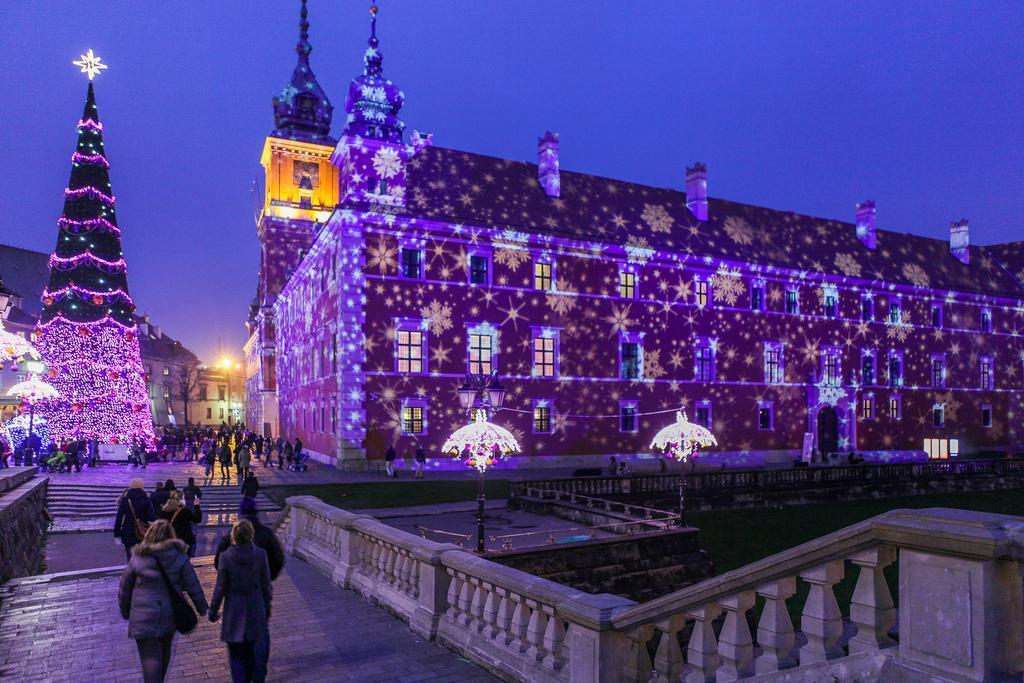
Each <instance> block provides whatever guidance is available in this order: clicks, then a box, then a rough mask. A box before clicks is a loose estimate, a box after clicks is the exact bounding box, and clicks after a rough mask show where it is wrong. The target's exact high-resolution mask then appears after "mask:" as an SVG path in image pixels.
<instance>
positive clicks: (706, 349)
mask: <svg viewBox="0 0 1024 683" xmlns="http://www.w3.org/2000/svg"><path fill="white" fill-rule="evenodd" d="M693 378H694V379H695V380H697V381H698V382H713V381H715V344H714V342H713V341H712V340H710V339H698V340H697V346H696V347H695V348H694V352H693Z"/></svg>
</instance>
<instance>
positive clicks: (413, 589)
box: [409, 557, 420, 598]
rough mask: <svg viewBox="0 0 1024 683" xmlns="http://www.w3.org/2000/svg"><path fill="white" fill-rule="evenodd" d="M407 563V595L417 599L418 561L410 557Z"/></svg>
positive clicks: (418, 587)
mask: <svg viewBox="0 0 1024 683" xmlns="http://www.w3.org/2000/svg"><path fill="white" fill-rule="evenodd" d="M409 562H410V569H409V594H410V595H412V596H413V597H414V598H418V597H420V561H419V560H417V559H416V558H414V557H410V558H409Z"/></svg>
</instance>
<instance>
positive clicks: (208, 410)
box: [206, 408, 213, 420]
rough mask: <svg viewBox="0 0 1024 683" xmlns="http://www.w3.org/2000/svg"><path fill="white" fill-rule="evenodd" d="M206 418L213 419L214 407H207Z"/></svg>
mask: <svg viewBox="0 0 1024 683" xmlns="http://www.w3.org/2000/svg"><path fill="white" fill-rule="evenodd" d="M206 419H207V420H212V419H213V408H207V409H206Z"/></svg>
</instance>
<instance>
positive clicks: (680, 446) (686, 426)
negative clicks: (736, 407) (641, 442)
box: [651, 410, 718, 462]
mask: <svg viewBox="0 0 1024 683" xmlns="http://www.w3.org/2000/svg"><path fill="white" fill-rule="evenodd" d="M717 445H718V441H717V440H716V439H715V436H714V434H712V433H711V432H710V431H708V430H707V429H705V428H704V427H701V426H700V425H698V424H693V423H692V422H690V421H689V420H687V419H686V413H685V412H683V411H682V410H680V411H677V412H676V421H675V423H673V424H670V425H669V426H668V427H665V428H664V429H662V430H661V431H660V432H658V433H657V434H655V435H654V440H653V441H651V448H653V449H656V450H659V451H663V452H664V453H665V455H667V456H668V457H670V458H675V459H676V460H678V461H680V462H688V461H689V460H690V458H692V457H693V456H694V455H696V454H697V452H698V451H699V450H700V449H701V448H709V447H710V446H717Z"/></svg>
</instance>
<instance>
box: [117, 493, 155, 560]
mask: <svg viewBox="0 0 1024 683" xmlns="http://www.w3.org/2000/svg"><path fill="white" fill-rule="evenodd" d="M136 519H138V520H139V521H140V522H144V523H146V524H149V523H150V522H152V521H153V520H155V519H156V511H155V510H154V509H153V504H152V503H151V502H150V501H149V496H148V495H147V494H146V490H145V489H144V488H143V483H142V480H141V479H132V480H131V482H130V483H129V484H128V490H127V491H125V493H124V495H122V496H121V499H120V500H118V502H117V516H116V517H114V538H120V539H121V543H123V544H124V552H125V556H126V558H127V560H131V559H132V547H133V546H134V545H135V544H136V543H138V542H139V541H141V540H142V539H141V538H138V537H136V535H135V520H136Z"/></svg>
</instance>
